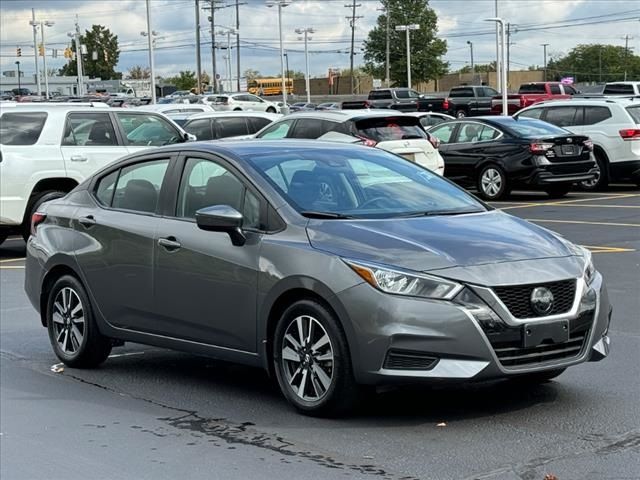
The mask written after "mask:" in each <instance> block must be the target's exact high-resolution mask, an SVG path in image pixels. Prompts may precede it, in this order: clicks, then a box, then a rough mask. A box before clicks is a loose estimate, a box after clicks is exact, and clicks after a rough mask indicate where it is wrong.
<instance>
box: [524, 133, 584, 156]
mask: <svg viewBox="0 0 640 480" xmlns="http://www.w3.org/2000/svg"><path fill="white" fill-rule="evenodd" d="M587 140H589V138H588V137H585V136H583V135H563V136H561V137H544V138H538V139H535V140H534V143H535V144H550V145H551V144H553V147H551V148H549V149H548V150H546V153H545V156H546V157H547V159H548V160H549V161H550V162H578V161H584V160H589V158H590V156H591V150H590V149H589V148H587V147H586V146H585V145H584V142H585V141H587Z"/></svg>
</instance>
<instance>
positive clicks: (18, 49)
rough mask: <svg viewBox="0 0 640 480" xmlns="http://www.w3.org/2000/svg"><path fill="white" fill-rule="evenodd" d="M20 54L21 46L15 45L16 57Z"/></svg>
mask: <svg viewBox="0 0 640 480" xmlns="http://www.w3.org/2000/svg"><path fill="white" fill-rule="evenodd" d="M21 56H22V48H20V47H16V57H21Z"/></svg>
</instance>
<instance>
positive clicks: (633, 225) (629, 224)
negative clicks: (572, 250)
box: [525, 218, 640, 228]
mask: <svg viewBox="0 0 640 480" xmlns="http://www.w3.org/2000/svg"><path fill="white" fill-rule="evenodd" d="M525 220H526V221H528V222H539V223H575V224H579V225H606V226H608V227H636V228H638V227H640V223H613V222H583V221H581V220H547V219H544V218H525Z"/></svg>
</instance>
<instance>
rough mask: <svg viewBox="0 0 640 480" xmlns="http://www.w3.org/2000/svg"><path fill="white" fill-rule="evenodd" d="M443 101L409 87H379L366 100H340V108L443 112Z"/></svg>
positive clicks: (444, 108)
mask: <svg viewBox="0 0 640 480" xmlns="http://www.w3.org/2000/svg"><path fill="white" fill-rule="evenodd" d="M444 102H445V100H444V98H439V97H427V96H426V95H424V94H421V93H418V92H416V91H415V90H412V89H410V88H379V89H376V90H371V91H370V92H369V97H368V98H367V100H352V101H347V102H342V109H343V110H354V109H362V108H392V109H394V110H400V111H402V112H444V111H445V110H446V105H445V103H444Z"/></svg>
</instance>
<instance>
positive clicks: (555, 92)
mask: <svg viewBox="0 0 640 480" xmlns="http://www.w3.org/2000/svg"><path fill="white" fill-rule="evenodd" d="M549 91H550V92H551V95H561V94H562V92H561V91H560V85H555V84H554V85H549Z"/></svg>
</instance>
